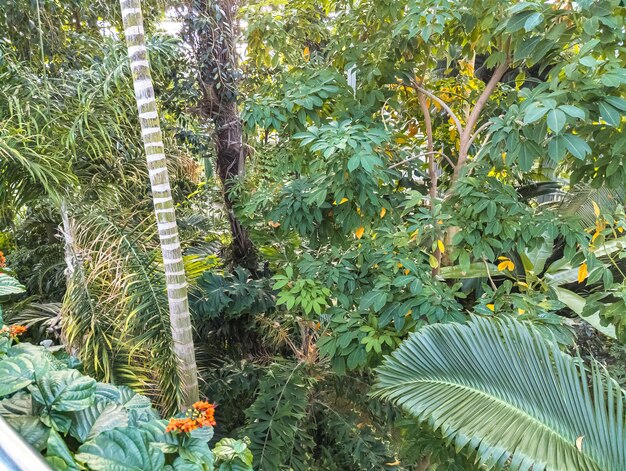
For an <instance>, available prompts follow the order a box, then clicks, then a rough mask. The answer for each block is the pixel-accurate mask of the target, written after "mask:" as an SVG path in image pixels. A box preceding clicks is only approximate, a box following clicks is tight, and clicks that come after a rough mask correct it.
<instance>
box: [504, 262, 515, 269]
mask: <svg viewBox="0 0 626 471" xmlns="http://www.w3.org/2000/svg"><path fill="white" fill-rule="evenodd" d="M506 269H507V270H509V271H513V270H515V264H514V263H513V262H512V261H510V260H509V262H508V264H507V266H506Z"/></svg>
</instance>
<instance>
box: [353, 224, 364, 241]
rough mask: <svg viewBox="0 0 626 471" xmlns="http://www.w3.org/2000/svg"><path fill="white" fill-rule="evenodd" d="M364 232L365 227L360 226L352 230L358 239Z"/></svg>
mask: <svg viewBox="0 0 626 471" xmlns="http://www.w3.org/2000/svg"><path fill="white" fill-rule="evenodd" d="M364 232H365V228H364V227H363V226H361V227H359V228H358V229H357V230H356V231H355V232H354V235H355V236H356V238H357V239H360V238H361V237H363V233H364Z"/></svg>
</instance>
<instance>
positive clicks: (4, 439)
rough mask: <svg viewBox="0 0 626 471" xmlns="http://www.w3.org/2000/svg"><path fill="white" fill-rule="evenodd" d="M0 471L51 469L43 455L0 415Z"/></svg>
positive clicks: (42, 470) (44, 470)
mask: <svg viewBox="0 0 626 471" xmlns="http://www.w3.org/2000/svg"><path fill="white" fill-rule="evenodd" d="M0 471H51V468H50V466H48V464H47V463H46V461H45V460H44V459H43V457H42V456H41V455H40V454H39V453H37V451H36V450H35V449H34V448H33V447H31V446H30V445H29V444H28V442H26V440H24V439H23V438H22V437H21V436H20V435H19V434H18V433H17V432H16V431H15V430H13V428H12V427H11V426H10V425H9V424H8V423H7V421H6V420H4V418H3V417H2V416H0Z"/></svg>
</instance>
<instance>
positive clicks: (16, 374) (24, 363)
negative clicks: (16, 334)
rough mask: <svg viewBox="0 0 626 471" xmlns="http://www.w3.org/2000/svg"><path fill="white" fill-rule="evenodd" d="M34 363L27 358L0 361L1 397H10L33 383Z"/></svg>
mask: <svg viewBox="0 0 626 471" xmlns="http://www.w3.org/2000/svg"><path fill="white" fill-rule="evenodd" d="M34 370H35V367H34V366H33V364H32V362H31V361H30V360H28V359H27V358H23V357H16V358H5V359H4V360H2V361H0V378H2V381H0V397H3V396H8V395H9V394H13V393H14V392H16V391H19V390H20V389H22V388H24V387H26V386H28V385H29V384H31V383H32V382H33V379H34Z"/></svg>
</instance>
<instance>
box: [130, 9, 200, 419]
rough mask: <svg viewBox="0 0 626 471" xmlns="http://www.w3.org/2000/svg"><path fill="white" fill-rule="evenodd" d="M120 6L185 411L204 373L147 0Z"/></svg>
mask: <svg viewBox="0 0 626 471" xmlns="http://www.w3.org/2000/svg"><path fill="white" fill-rule="evenodd" d="M120 6H121V8H122V20H123V22H124V35H125V36H126V44H127V46H128V57H129V59H130V67H131V71H132V74H133V85H134V88H135V98H136V99H137V107H138V109H139V121H140V124H141V135H142V138H143V142H144V147H145V151H146V158H147V161H148V173H149V175H150V185H151V187H152V195H153V200H154V211H155V213H156V220H157V226H158V230H159V239H160V241H161V251H162V252H163V265H164V267H165V282H166V286H167V298H168V303H169V311H170V322H171V328H172V341H173V349H174V353H175V354H176V357H177V359H178V362H179V380H180V383H181V385H180V387H181V392H182V402H183V403H182V404H180V407H181V408H186V407H188V406H190V405H191V404H193V403H194V402H195V401H197V400H198V371H197V367H196V357H195V352H194V345H193V332H192V327H191V316H190V314H189V301H188V299H187V281H186V277H185V267H184V265H183V257H182V250H181V247H180V240H179V238H178V226H177V225H176V214H175V213H174V202H173V201H172V194H171V188H170V181H169V176H168V173H167V165H166V159H165V149H164V146H163V138H162V134H161V126H160V124H159V117H158V114H157V104H156V100H155V97H154V88H153V86H152V77H151V74H150V65H149V62H148V52H147V50H146V44H145V37H144V30H143V16H142V14H141V0H120Z"/></svg>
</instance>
